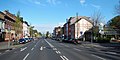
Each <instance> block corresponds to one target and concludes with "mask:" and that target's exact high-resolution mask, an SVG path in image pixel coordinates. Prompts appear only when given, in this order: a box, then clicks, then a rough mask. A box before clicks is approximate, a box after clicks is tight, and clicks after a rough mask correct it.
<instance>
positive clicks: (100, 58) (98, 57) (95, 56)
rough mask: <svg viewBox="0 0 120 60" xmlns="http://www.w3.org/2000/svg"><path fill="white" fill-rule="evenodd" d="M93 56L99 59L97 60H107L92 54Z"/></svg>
mask: <svg viewBox="0 0 120 60" xmlns="http://www.w3.org/2000/svg"><path fill="white" fill-rule="evenodd" d="M92 56H94V57H97V58H99V59H102V60H106V59H104V58H102V57H99V56H97V55H93V54H92Z"/></svg>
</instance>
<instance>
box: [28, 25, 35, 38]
mask: <svg viewBox="0 0 120 60" xmlns="http://www.w3.org/2000/svg"><path fill="white" fill-rule="evenodd" d="M33 28H34V26H31V25H30V26H29V31H30V37H33V33H34V32H33Z"/></svg>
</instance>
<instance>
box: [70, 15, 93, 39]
mask: <svg viewBox="0 0 120 60" xmlns="http://www.w3.org/2000/svg"><path fill="white" fill-rule="evenodd" d="M71 21H72V22H71V24H70V25H71V32H72V33H71V38H75V39H79V38H83V36H84V33H85V32H86V31H88V30H89V29H91V28H92V27H93V25H92V22H91V20H89V17H86V16H78V17H75V18H73V19H72V20H71Z"/></svg>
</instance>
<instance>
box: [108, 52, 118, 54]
mask: <svg viewBox="0 0 120 60" xmlns="http://www.w3.org/2000/svg"><path fill="white" fill-rule="evenodd" d="M106 53H109V54H117V53H115V52H106Z"/></svg>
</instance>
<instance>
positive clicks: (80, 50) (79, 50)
mask: <svg viewBox="0 0 120 60" xmlns="http://www.w3.org/2000/svg"><path fill="white" fill-rule="evenodd" d="M74 50H77V51H82V50H80V49H77V48H74Z"/></svg>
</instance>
